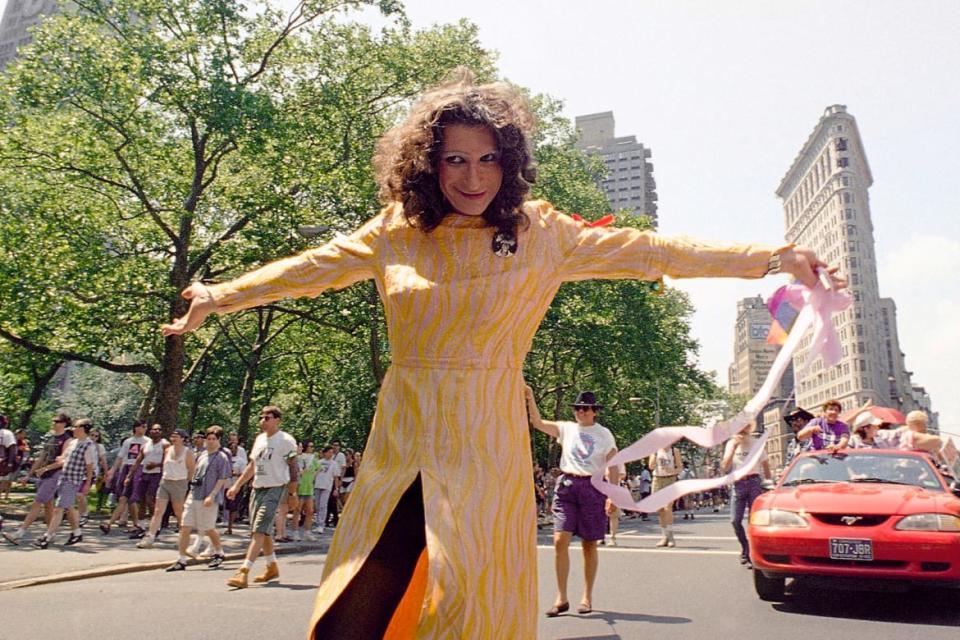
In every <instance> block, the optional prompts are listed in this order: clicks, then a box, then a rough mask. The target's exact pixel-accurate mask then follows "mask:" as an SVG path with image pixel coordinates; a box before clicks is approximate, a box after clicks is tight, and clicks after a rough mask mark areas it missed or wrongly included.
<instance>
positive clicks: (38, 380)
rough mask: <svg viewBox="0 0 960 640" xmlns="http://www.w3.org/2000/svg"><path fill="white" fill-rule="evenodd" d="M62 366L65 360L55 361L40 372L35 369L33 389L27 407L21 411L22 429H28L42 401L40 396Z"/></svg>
mask: <svg viewBox="0 0 960 640" xmlns="http://www.w3.org/2000/svg"><path fill="white" fill-rule="evenodd" d="M62 366H63V361H58V362H54V363H53V364H52V365H50V367H48V368H47V369H45V370H44V371H41V372H39V373H38V372H37V371H36V370H34V371H33V389H31V390H30V398H29V399H28V400H27V408H26V409H24V410H23V411H22V412H21V413H20V426H19V428H20V429H26V428H27V425H29V424H30V419H31V418H33V412H34V411H36V410H37V404H38V403H39V402H40V398H42V397H43V392H44V391H45V390H46V389H47V385H48V384H50V380H52V379H53V376H55V375H56V374H57V371H59V370H60V367H62Z"/></svg>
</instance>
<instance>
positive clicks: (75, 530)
mask: <svg viewBox="0 0 960 640" xmlns="http://www.w3.org/2000/svg"><path fill="white" fill-rule="evenodd" d="M82 533H83V529H80V528H77V529H74V530H73V535H75V536H79V535H81V534H82Z"/></svg>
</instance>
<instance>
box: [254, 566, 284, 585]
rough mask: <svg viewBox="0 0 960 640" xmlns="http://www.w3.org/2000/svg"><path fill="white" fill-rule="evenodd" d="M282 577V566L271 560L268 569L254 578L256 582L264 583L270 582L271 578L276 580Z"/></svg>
mask: <svg viewBox="0 0 960 640" xmlns="http://www.w3.org/2000/svg"><path fill="white" fill-rule="evenodd" d="M279 577H280V566H279V565H277V563H276V562H271V563H270V564H268V565H267V568H266V570H265V571H264V572H263V573H261V574H260V575H258V576H257V577H256V578H254V579H253V581H254V582H256V583H258V584H262V583H264V582H269V581H271V580H276V579H277V578H279Z"/></svg>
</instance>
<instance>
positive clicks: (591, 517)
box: [526, 385, 620, 618]
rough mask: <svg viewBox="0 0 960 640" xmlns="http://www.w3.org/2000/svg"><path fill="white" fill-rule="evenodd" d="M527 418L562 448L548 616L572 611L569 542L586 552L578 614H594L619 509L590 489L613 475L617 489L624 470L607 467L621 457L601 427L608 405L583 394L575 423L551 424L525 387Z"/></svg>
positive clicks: (576, 407)
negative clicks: (553, 590) (602, 556)
mask: <svg viewBox="0 0 960 640" xmlns="http://www.w3.org/2000/svg"><path fill="white" fill-rule="evenodd" d="M526 399H527V412H528V414H529V416H530V424H531V425H533V428H534V429H536V430H537V431H541V432H542V433H545V434H547V435H548V436H550V437H551V438H556V440H557V442H559V443H560V448H561V449H560V471H561V472H562V473H561V475H560V476H559V477H558V478H557V488H556V490H555V491H554V496H553V526H554V530H553V547H554V552H555V554H554V567H555V569H556V573H557V599H556V600H555V601H554V603H553V606H552V607H550V609H548V610H547V617H548V618H554V617H556V616H558V615H560V614H561V613H564V612H566V611H568V610H569V609H570V602H569V600H568V598H567V578H568V577H569V575H570V539H571V538H572V537H573V536H575V535H576V536H578V537H579V538H580V546H581V547H582V548H583V578H584V580H583V582H584V587H583V598H582V599H581V600H580V606H579V607H577V613H579V614H581V615H582V614H586V613H590V612H591V611H593V585H594V583H595V582H596V579H597V567H598V566H599V556H598V554H597V544H598V543H599V542H600V541H601V540H603V537H604V534H606V531H607V520H608V517H609V515H610V514H611V513H613V512H614V507H613V505H612V504H611V502H610V501H609V500H608V499H607V498H606V497H605V496H604V495H603V494H602V493H600V492H599V491H597V490H596V489H595V488H594V486H593V485H592V484H591V483H590V477H591V476H593V475H594V474H595V473H602V472H604V471H606V472H607V473H608V480H609V482H611V483H612V484H619V482H620V470H619V468H618V467H616V466H613V467H610V468H609V469H608V468H607V461H608V460H609V459H610V458H612V457H613V456H614V455H615V454H616V453H617V443H616V440H615V439H614V437H613V434H612V433H610V430H609V429H607V428H606V427H604V426H602V425H600V424H599V423H598V422H597V421H596V418H597V414H598V412H599V411H600V409H602V408H603V405H602V404H600V403H599V402H597V396H596V394H595V393H594V392H593V391H583V392H581V393H580V395H578V396H577V399H576V401H575V402H574V403H573V404H572V405H571V406H572V407H573V414H574V417H575V418H576V422H566V421H556V422H553V421H550V420H544V419H543V418H541V417H540V410H539V409H538V408H537V401H536V398H535V396H534V393H533V389H532V388H531V387H530V386H529V385H527V387H526Z"/></svg>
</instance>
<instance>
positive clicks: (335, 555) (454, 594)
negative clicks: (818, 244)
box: [211, 202, 776, 640]
mask: <svg viewBox="0 0 960 640" xmlns="http://www.w3.org/2000/svg"><path fill="white" fill-rule="evenodd" d="M524 211H525V213H526V214H527V216H528V217H529V219H530V227H529V228H528V229H527V230H525V231H521V232H520V234H519V244H518V248H517V251H516V254H515V255H512V256H509V257H501V256H498V255H496V254H495V253H493V251H492V250H491V240H492V237H493V233H492V230H491V229H490V228H488V227H484V223H483V221H482V219H479V218H471V217H468V216H461V215H456V214H453V215H449V216H447V217H446V218H445V219H444V221H443V223H442V225H441V226H440V227H439V228H437V229H436V230H434V231H433V232H431V233H429V234H427V233H423V232H421V231H419V230H417V229H414V228H411V227H410V226H409V225H408V223H407V222H406V221H405V219H404V217H403V215H402V212H401V210H400V206H399V205H393V206H388V207H386V208H385V209H384V210H383V211H381V212H380V213H379V214H378V215H377V216H375V217H374V218H373V219H371V220H369V221H368V222H367V223H366V224H364V225H363V226H362V227H361V228H360V229H358V230H357V231H356V232H354V233H353V234H352V235H350V236H349V237H343V238H340V239H336V240H333V241H332V242H330V243H328V244H326V245H324V246H322V247H319V248H316V249H311V250H309V251H306V252H304V253H302V254H300V255H298V256H294V257H290V258H287V259H284V260H280V261H278V262H274V263H272V264H269V265H266V266H265V267H263V268H261V269H258V270H257V271H254V272H251V273H249V274H246V275H244V276H242V277H240V278H238V279H236V280H234V281H232V282H228V283H224V284H220V285H216V286H214V287H212V288H211V290H212V293H213V296H214V299H215V301H216V303H217V311H218V312H219V313H226V312H230V311H235V310H238V309H244V308H248V307H253V306H257V305H261V304H265V303H267V302H270V301H274V300H278V299H281V298H285V297H291V296H316V295H318V294H320V293H321V292H323V291H325V290H327V289H331V288H341V287H345V286H347V285H350V284H352V283H355V282H357V281H360V280H365V279H369V278H372V279H374V280H375V282H376V285H377V288H378V290H379V292H380V297H381V298H382V300H383V304H384V309H385V314H386V321H387V326H388V330H389V335H390V345H391V352H392V365H391V367H390V369H389V371H388V372H387V374H386V376H385V378H384V380H383V386H382V388H381V390H380V396H379V399H378V402H377V411H376V416H375V417H374V420H373V426H372V428H371V431H370V437H369V440H368V441H367V445H366V447H365V448H364V457H363V466H362V468H361V470H360V473H359V477H358V478H357V480H356V486H355V488H354V489H353V494H352V496H351V498H350V508H349V509H347V510H346V511H345V513H344V514H343V517H342V519H341V520H340V525H339V526H338V527H337V530H336V534H335V536H334V538H333V542H332V545H331V547H330V551H329V554H328V556H327V562H326V565H325V567H324V571H323V580H322V583H321V585H320V589H319V592H318V595H317V599H316V606H315V611H314V618H313V619H314V624H315V623H316V621H317V620H318V619H319V618H320V616H322V615H323V613H324V612H326V611H327V610H328V608H329V607H330V606H331V604H332V603H333V602H334V600H335V599H336V598H337V596H338V594H340V592H341V591H342V590H343V589H344V588H345V587H346V585H347V584H348V583H349V582H350V580H351V579H352V578H353V577H354V576H355V575H356V573H357V572H358V570H359V569H360V567H361V566H362V564H363V562H364V560H365V559H366V558H367V557H368V555H369V554H370V551H371V550H372V549H373V547H374V545H375V544H376V543H377V541H378V539H379V536H380V534H381V532H382V531H383V529H384V527H385V525H386V523H387V520H388V518H389V517H390V515H391V513H392V511H393V509H394V507H395V506H396V505H397V503H398V501H399V499H400V497H401V495H402V494H403V493H404V491H405V490H406V489H407V488H408V487H409V486H410V485H411V483H413V482H414V481H415V479H416V477H417V475H418V474H419V476H420V477H421V482H422V491H423V500H424V513H425V521H426V522H425V526H426V542H427V549H426V552H425V554H424V555H423V556H422V559H421V562H420V563H419V564H418V569H417V572H416V574H415V578H414V580H419V582H420V584H419V585H418V589H414V588H413V585H412V584H411V588H410V589H408V594H410V593H411V592H412V593H414V594H415V598H413V600H414V602H412V603H411V602H410V600H411V598H407V597H405V598H404V601H403V602H401V607H403V606H406V607H407V608H408V609H411V611H408V612H406V614H405V616H399V615H395V616H394V622H398V621H400V622H402V621H403V620H406V626H404V625H403V624H391V629H390V631H391V633H390V634H388V635H389V636H390V637H408V638H418V639H423V638H449V639H456V640H460V639H462V638H509V639H525V638H534V637H535V636H536V620H537V608H538V607H537V579H536V576H537V572H536V564H535V563H536V555H535V554H536V511H535V507H534V494H533V484H532V482H531V477H532V476H531V473H532V470H531V465H532V462H531V456H530V446H529V435H528V428H527V415H526V409H525V405H524V393H523V385H524V381H523V375H522V371H521V368H522V365H523V361H524V357H525V356H526V354H527V351H528V350H529V349H530V346H531V342H532V340H533V336H534V333H535V332H536V330H537V327H538V326H539V324H540V321H541V319H542V318H543V316H544V314H545V313H546V311H547V308H548V306H549V305H550V302H551V300H552V299H553V297H554V295H555V294H556V292H557V289H558V288H559V287H560V285H561V284H562V283H563V282H567V281H572V280H587V279H592V278H606V279H615V278H639V279H645V280H653V279H656V278H658V277H660V276H661V275H669V276H672V277H694V276H740V277H760V276H762V275H763V274H764V272H765V271H766V267H767V263H768V260H769V258H770V256H771V254H772V253H773V252H774V251H775V250H776V248H775V247H772V246H758V245H718V244H707V243H701V242H696V241H692V240H688V239H667V238H663V237H660V236H657V235H656V234H652V233H645V232H639V231H637V230H635V229H615V228H590V227H588V226H586V225H584V224H583V223H582V222H579V221H576V220H574V219H573V218H571V217H570V216H567V215H565V214H563V213H559V212H557V211H555V210H554V209H553V208H552V207H551V206H550V205H549V204H547V203H545V202H528V203H526V204H525V205H524ZM421 594H422V595H421ZM398 613H399V612H398ZM401 627H402V628H401Z"/></svg>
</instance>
